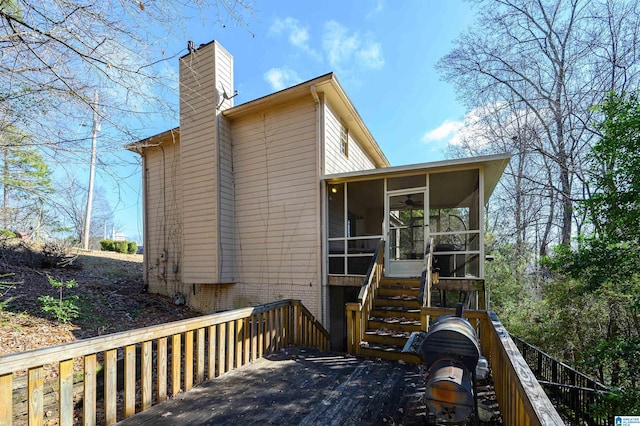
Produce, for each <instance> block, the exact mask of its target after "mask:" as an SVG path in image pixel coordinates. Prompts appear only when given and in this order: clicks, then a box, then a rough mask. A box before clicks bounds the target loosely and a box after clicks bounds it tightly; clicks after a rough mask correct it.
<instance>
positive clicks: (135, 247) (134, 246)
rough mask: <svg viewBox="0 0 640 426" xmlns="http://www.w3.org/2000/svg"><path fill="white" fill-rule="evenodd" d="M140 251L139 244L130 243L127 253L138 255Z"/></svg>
mask: <svg viewBox="0 0 640 426" xmlns="http://www.w3.org/2000/svg"><path fill="white" fill-rule="evenodd" d="M137 251H138V244H137V243H136V242H135V241H129V242H128V243H127V253H129V254H136V252H137Z"/></svg>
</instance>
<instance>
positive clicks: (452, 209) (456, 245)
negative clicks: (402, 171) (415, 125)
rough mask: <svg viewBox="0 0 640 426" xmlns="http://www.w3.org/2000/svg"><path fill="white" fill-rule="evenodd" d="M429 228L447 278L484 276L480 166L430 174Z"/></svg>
mask: <svg viewBox="0 0 640 426" xmlns="http://www.w3.org/2000/svg"><path fill="white" fill-rule="evenodd" d="M429 183H430V197H429V201H430V210H429V231H430V236H431V237H432V238H433V239H434V256H435V257H436V259H437V262H438V267H439V268H440V276H441V277H443V278H447V277H456V278H465V277H466V278H469V277H473V278H478V277H479V276H480V262H479V258H480V243H481V235H480V212H481V209H480V205H479V202H480V201H479V200H480V199H479V188H480V173H479V170H478V169H473V170H463V171H455V172H446V173H434V174H431V175H429Z"/></svg>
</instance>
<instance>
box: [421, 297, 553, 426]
mask: <svg viewBox="0 0 640 426" xmlns="http://www.w3.org/2000/svg"><path fill="white" fill-rule="evenodd" d="M454 313H455V310H454V309H449V308H426V307H425V308H422V309H421V316H422V317H423V320H422V323H423V324H426V318H427V317H429V316H431V317H438V316H440V315H452V314H454ZM463 315H464V317H465V318H467V319H469V320H470V322H471V323H472V324H476V327H477V328H478V331H479V335H480V343H481V350H482V355H483V356H484V357H485V358H487V360H488V361H489V365H490V367H491V372H492V377H493V381H494V388H495V393H496V398H497V400H498V405H499V407H500V412H501V414H502V421H503V423H504V424H506V425H562V424H564V422H563V420H562V418H561V417H560V415H559V414H558V412H557V411H556V409H555V407H554V406H553V404H552V403H551V401H550V400H549V397H548V396H547V395H546V393H545V392H544V390H543V389H542V386H541V385H540V384H539V383H538V381H537V380H536V379H535V377H534V375H533V372H532V371H531V369H530V368H529V366H528V365H527V363H526V361H525V359H524V358H523V357H522V354H520V352H519V351H518V348H517V346H516V344H515V343H514V342H513V340H512V339H511V337H510V336H509V333H507V331H506V329H505V328H504V326H503V325H502V323H501V322H500V320H499V319H498V317H497V315H496V314H495V313H493V312H491V311H477V310H466V311H464V313H463ZM425 331H426V330H425Z"/></svg>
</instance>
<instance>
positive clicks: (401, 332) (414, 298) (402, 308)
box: [359, 277, 422, 364]
mask: <svg viewBox="0 0 640 426" xmlns="http://www.w3.org/2000/svg"><path fill="white" fill-rule="evenodd" d="M419 294H420V278H389V277H384V278H382V279H381V280H380V284H379V287H378V292H377V296H376V298H375V301H374V305H373V309H372V311H371V314H370V315H369V318H368V319H367V322H366V324H367V326H366V330H365V333H364V339H363V341H362V342H360V348H359V349H360V350H359V353H360V354H361V355H363V356H367V357H373V358H381V359H386V360H391V361H404V362H407V363H411V364H420V363H421V360H420V358H419V357H418V356H416V355H414V354H408V353H402V348H403V347H404V345H405V343H406V342H407V340H408V338H409V335H410V334H411V333H412V332H413V331H420V329H421V324H420V308H421V306H422V301H421V300H420V297H419Z"/></svg>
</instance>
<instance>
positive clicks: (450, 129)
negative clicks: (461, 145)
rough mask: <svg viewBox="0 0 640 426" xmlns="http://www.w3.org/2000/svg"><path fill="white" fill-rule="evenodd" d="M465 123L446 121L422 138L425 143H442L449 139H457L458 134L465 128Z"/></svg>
mask: <svg viewBox="0 0 640 426" xmlns="http://www.w3.org/2000/svg"><path fill="white" fill-rule="evenodd" d="M464 125H465V123H464V122H463V121H451V120H444V122H443V123H442V124H441V125H440V126H438V127H436V128H435V129H433V130H430V131H428V132H427V133H425V134H424V136H422V141H423V142H425V143H429V142H433V141H441V140H443V139H446V138H448V137H452V138H455V136H456V134H457V133H458V132H459V131H460V129H462V128H463V127H464Z"/></svg>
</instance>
